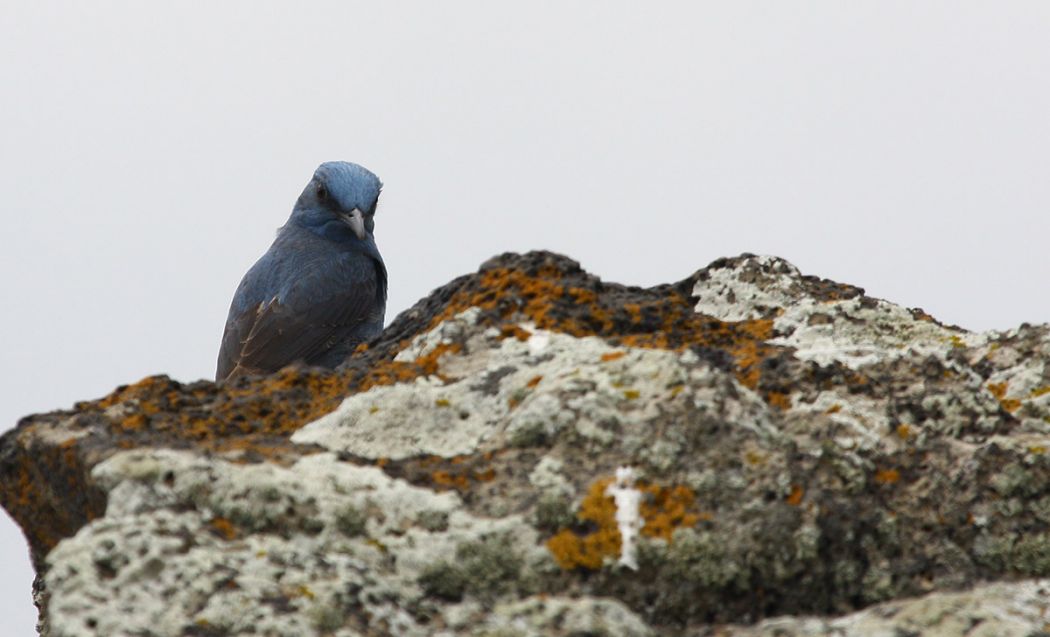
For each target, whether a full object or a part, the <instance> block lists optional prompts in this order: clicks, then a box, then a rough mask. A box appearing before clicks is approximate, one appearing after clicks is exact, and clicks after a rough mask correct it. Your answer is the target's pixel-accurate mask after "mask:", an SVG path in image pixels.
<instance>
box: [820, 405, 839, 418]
mask: <svg viewBox="0 0 1050 637" xmlns="http://www.w3.org/2000/svg"><path fill="white" fill-rule="evenodd" d="M840 411H842V405H840V404H838V403H835V404H834V405H832V406H831V407H828V408H827V409H825V410H824V413H825V414H826V415H828V416H830V415H831V414H837V413H839V412H840Z"/></svg>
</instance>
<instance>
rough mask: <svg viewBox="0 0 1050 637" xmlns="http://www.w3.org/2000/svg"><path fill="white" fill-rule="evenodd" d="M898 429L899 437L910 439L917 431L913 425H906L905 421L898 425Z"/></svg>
mask: <svg viewBox="0 0 1050 637" xmlns="http://www.w3.org/2000/svg"><path fill="white" fill-rule="evenodd" d="M896 431H897V437H898V438H900V439H901V440H908V439H909V438H911V437H912V436H914V435H915V432H914V431H912V426H911V425H906V424H904V423H901V424H899V425H897V430H896Z"/></svg>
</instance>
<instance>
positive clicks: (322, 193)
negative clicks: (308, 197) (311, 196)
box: [317, 184, 328, 201]
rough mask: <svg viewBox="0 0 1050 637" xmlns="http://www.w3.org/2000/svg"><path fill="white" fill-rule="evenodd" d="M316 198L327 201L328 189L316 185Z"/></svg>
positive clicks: (322, 185)
mask: <svg viewBox="0 0 1050 637" xmlns="http://www.w3.org/2000/svg"><path fill="white" fill-rule="evenodd" d="M317 198H318V199H320V200H321V201H324V200H325V199H328V189H327V188H325V187H324V184H317Z"/></svg>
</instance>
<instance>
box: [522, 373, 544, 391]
mask: <svg viewBox="0 0 1050 637" xmlns="http://www.w3.org/2000/svg"><path fill="white" fill-rule="evenodd" d="M541 380H543V376H533V377H532V378H530V379H529V382H527V383H525V386H526V387H528V388H530V389H531V388H533V387H535V386H536V385H539V384H540V381H541Z"/></svg>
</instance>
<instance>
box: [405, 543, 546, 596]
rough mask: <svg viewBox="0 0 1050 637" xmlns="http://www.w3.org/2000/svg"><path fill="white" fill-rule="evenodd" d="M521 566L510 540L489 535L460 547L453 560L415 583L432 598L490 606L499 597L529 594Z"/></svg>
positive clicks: (427, 571)
mask: <svg viewBox="0 0 1050 637" xmlns="http://www.w3.org/2000/svg"><path fill="white" fill-rule="evenodd" d="M524 565H525V561H524V559H523V557H522V555H521V553H520V551H519V550H518V549H517V548H516V547H515V546H514V543H513V542H512V541H511V540H510V538H508V537H506V536H502V535H499V536H490V537H487V538H483V539H481V540H479V541H476V542H465V543H463V544H460V545H459V546H458V547H456V554H455V559H453V560H450V561H442V562H437V563H435V564H432V565H430V566H429V567H427V568H426V569H424V570H423V573H422V574H421V575H420V577H419V580H418V583H419V585H420V587H421V588H422V589H423V591H424V593H426V594H427V595H430V596H433V597H438V598H441V599H444V600H448V601H460V600H462V599H463V598H464V596H466V595H470V596H472V597H474V598H477V599H478V600H479V601H480V602H482V603H483V604H492V603H493V602H494V601H495V600H496V599H497V598H498V597H500V596H501V595H506V594H508V593H511V592H524V593H528V592H529V590H528V588H529V587H530V578H529V577H523V570H524Z"/></svg>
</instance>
